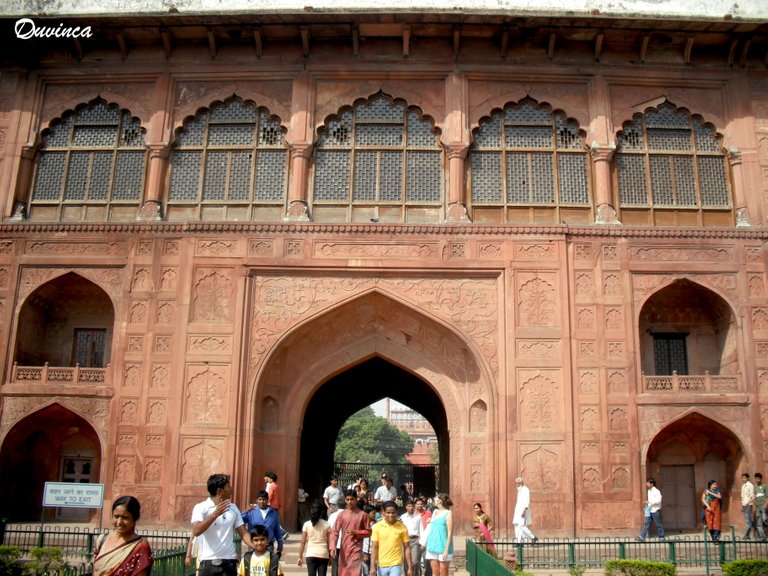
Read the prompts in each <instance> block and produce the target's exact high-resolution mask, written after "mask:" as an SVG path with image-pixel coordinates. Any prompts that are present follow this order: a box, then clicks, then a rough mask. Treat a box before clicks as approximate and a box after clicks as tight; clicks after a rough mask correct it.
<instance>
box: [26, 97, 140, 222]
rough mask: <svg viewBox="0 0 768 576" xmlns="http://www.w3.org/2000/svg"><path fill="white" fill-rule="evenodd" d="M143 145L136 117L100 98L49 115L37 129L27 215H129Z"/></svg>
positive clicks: (98, 217) (34, 217)
mask: <svg viewBox="0 0 768 576" xmlns="http://www.w3.org/2000/svg"><path fill="white" fill-rule="evenodd" d="M146 160H147V149H146V146H145V145H144V130H143V129H142V128H141V125H140V123H139V120H138V118H133V117H131V113H130V112H128V111H127V110H121V109H120V108H119V107H118V106H116V105H114V104H107V103H106V102H105V101H104V100H102V99H96V100H94V101H93V102H91V103H89V104H87V105H82V106H78V107H77V108H76V109H75V110H74V111H69V112H66V113H65V114H63V115H62V117H61V118H60V119H57V120H54V121H53V122H52V123H51V126H50V128H48V129H47V130H45V131H44V132H43V135H42V146H41V148H40V151H39V154H38V156H37V162H36V166H35V176H34V180H33V184H32V193H31V195H30V201H29V210H28V214H29V218H30V220H46V221H58V220H62V221H78V222H80V221H105V220H134V219H135V218H136V212H137V210H138V208H139V205H140V203H141V199H142V196H143V189H144V173H145V168H146V164H147V162H146Z"/></svg>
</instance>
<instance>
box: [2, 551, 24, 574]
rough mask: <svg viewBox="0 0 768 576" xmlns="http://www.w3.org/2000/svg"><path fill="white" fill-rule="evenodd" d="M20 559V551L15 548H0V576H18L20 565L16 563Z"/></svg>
mask: <svg viewBox="0 0 768 576" xmlns="http://www.w3.org/2000/svg"><path fill="white" fill-rule="evenodd" d="M19 558H21V550H19V549H18V548H17V547H16V546H0V576H20V574H21V564H18V563H17V562H16V561H17V560H18V559H19Z"/></svg>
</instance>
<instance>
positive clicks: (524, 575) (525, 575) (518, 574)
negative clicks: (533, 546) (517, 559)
mask: <svg viewBox="0 0 768 576" xmlns="http://www.w3.org/2000/svg"><path fill="white" fill-rule="evenodd" d="M515 576H533V574H532V573H530V572H526V571H525V570H515Z"/></svg>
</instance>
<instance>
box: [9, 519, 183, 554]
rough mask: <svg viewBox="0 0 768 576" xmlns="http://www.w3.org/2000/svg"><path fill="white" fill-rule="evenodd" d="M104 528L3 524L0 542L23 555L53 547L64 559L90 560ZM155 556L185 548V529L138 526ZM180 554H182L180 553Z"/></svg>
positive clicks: (104, 531)
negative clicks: (154, 528) (16, 548)
mask: <svg viewBox="0 0 768 576" xmlns="http://www.w3.org/2000/svg"><path fill="white" fill-rule="evenodd" d="M106 532H107V530H106V529H104V530H98V529H96V528H90V527H78V526H45V525H38V526H13V525H11V524H9V525H7V526H6V527H5V534H4V538H3V544H5V545H7V546H16V547H18V548H19V549H20V550H21V551H22V552H23V553H24V554H25V555H26V554H27V553H28V552H29V550H30V549H32V548H43V547H54V548H59V549H61V551H62V553H63V554H64V558H65V559H66V560H67V562H70V563H76V562H86V563H87V562H90V560H91V557H92V555H93V548H94V546H95V544H96V539H97V538H98V537H99V535H100V534H102V533H106ZM139 533H140V534H141V535H142V536H144V537H145V538H146V539H147V540H148V541H149V544H150V546H152V552H153V555H154V556H155V557H158V554H162V553H164V552H166V551H175V550H178V549H181V550H182V552H184V551H186V549H187V543H188V542H189V532H186V533H185V532H177V531H165V530H150V531H144V530H139ZM182 556H183V554H182Z"/></svg>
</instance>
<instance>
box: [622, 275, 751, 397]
mask: <svg viewBox="0 0 768 576" xmlns="http://www.w3.org/2000/svg"><path fill="white" fill-rule="evenodd" d="M637 326H638V338H639V343H640V346H639V353H640V366H641V367H642V371H643V372H644V373H645V374H656V373H657V371H658V370H659V369H660V368H661V366H660V364H659V361H658V359H657V358H656V356H655V355H654V345H656V346H658V347H661V343H659V342H656V340H657V337H656V336H654V335H655V334H658V335H664V334H666V335H675V334H680V335H685V336H684V344H679V345H676V346H679V348H681V349H682V348H684V353H685V356H686V360H685V364H687V370H686V371H685V372H683V371H681V370H680V369H677V370H676V371H677V372H678V374H683V373H685V374H694V375H696V374H698V375H703V374H705V373H708V374H710V375H716V376H717V375H736V374H737V373H739V372H740V369H739V353H738V352H739V345H738V344H739V343H738V338H737V333H738V330H739V324H738V317H737V315H736V314H735V313H734V309H733V306H732V305H731V304H730V303H729V302H728V301H727V300H726V298H725V297H724V296H723V295H721V294H720V293H718V292H716V291H715V290H714V289H712V288H710V287H708V286H704V285H703V284H701V283H699V282H697V281H695V280H691V279H688V278H685V277H677V278H670V279H669V280H668V281H666V282H665V283H664V285H662V286H660V287H658V288H657V289H656V290H654V291H653V293H651V294H649V296H648V297H647V298H646V299H645V301H644V302H643V303H642V306H641V307H640V308H639V311H638V317H637ZM682 337H683V336H681V338H682ZM670 373H671V371H670ZM663 375H669V374H663ZM740 385H741V386H743V382H742V383H740Z"/></svg>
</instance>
